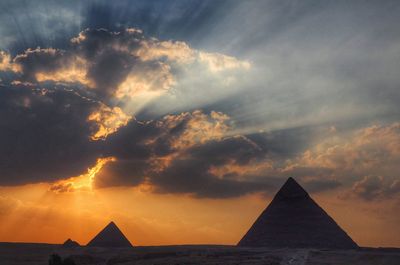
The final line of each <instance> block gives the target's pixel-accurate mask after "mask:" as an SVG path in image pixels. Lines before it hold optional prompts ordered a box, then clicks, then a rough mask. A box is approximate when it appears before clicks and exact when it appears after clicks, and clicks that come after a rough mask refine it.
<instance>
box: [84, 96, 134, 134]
mask: <svg viewBox="0 0 400 265" xmlns="http://www.w3.org/2000/svg"><path fill="white" fill-rule="evenodd" d="M131 119H132V117H131V116H129V115H127V114H125V113H124V112H123V110H122V109H121V108H119V107H113V108H110V107H108V106H106V105H104V104H102V105H101V107H100V109H99V110H97V111H95V112H93V113H91V114H90V115H89V117H88V121H94V122H95V123H96V124H97V125H98V130H97V132H96V133H94V134H93V135H92V136H91V139H92V140H94V141H97V140H104V139H105V138H107V136H108V135H110V134H112V133H114V132H116V131H117V130H118V129H119V128H120V127H122V126H125V125H126V124H127V123H128V122H129V121H130V120H131Z"/></svg>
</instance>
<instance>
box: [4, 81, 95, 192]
mask: <svg viewBox="0 0 400 265" xmlns="http://www.w3.org/2000/svg"><path fill="white" fill-rule="evenodd" d="M94 107H95V106H94V104H93V103H92V102H88V101H86V100H83V99H82V98H81V97H79V96H77V95H76V94H73V93H70V92H66V91H62V90H54V91H47V90H38V91H36V90H34V89H32V88H31V87H24V86H1V87H0V146H1V151H0V176H1V178H0V184H1V185H16V184H26V183H37V182H42V181H44V182H46V181H53V180H56V179H62V178H66V177H70V176H74V175H79V174H80V173H81V172H84V171H85V170H86V168H87V167H88V165H92V164H93V163H95V161H96V158H97V156H98V155H99V152H98V151H97V150H96V149H97V147H96V146H95V144H94V143H92V142H90V141H89V138H88V137H89V135H90V134H91V133H92V131H93V130H95V129H96V128H95V127H93V124H90V123H88V122H87V121H86V115H88V113H89V112H90V111H91V109H92V108H94Z"/></svg>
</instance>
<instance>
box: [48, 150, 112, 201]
mask: <svg viewBox="0 0 400 265" xmlns="http://www.w3.org/2000/svg"><path fill="white" fill-rule="evenodd" d="M115 160H116V159H115V158H114V157H105V158H98V159H97V161H96V165H94V166H93V167H91V168H89V169H88V171H87V173H85V174H82V175H80V176H77V177H72V178H69V179H66V180H60V181H57V182H55V183H53V184H52V185H51V186H50V190H51V191H53V192H55V193H64V192H74V191H93V182H94V178H95V176H96V174H97V173H98V172H99V171H100V170H101V168H102V167H103V166H104V165H105V164H107V163H108V162H112V161H115Z"/></svg>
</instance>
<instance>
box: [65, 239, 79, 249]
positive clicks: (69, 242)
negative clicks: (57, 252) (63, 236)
mask: <svg viewBox="0 0 400 265" xmlns="http://www.w3.org/2000/svg"><path fill="white" fill-rule="evenodd" d="M62 246H63V247H66V248H75V247H80V245H79V243H78V242H76V241H73V240H71V238H68V239H67V240H66V241H65V242H64V244H63V245H62Z"/></svg>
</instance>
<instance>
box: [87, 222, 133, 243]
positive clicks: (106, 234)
mask: <svg viewBox="0 0 400 265" xmlns="http://www.w3.org/2000/svg"><path fill="white" fill-rule="evenodd" d="M87 246H89V247H106V248H125V247H132V244H131V243H130V242H129V240H128V239H127V238H126V237H125V236H124V234H123V233H122V232H121V230H119V228H118V227H117V225H116V224H115V223H114V222H111V223H109V224H108V225H107V226H106V227H105V228H104V229H103V230H101V231H100V233H98V234H97V236H95V237H94V238H93V239H92V240H91V241H90V242H89V243H88V244H87Z"/></svg>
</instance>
